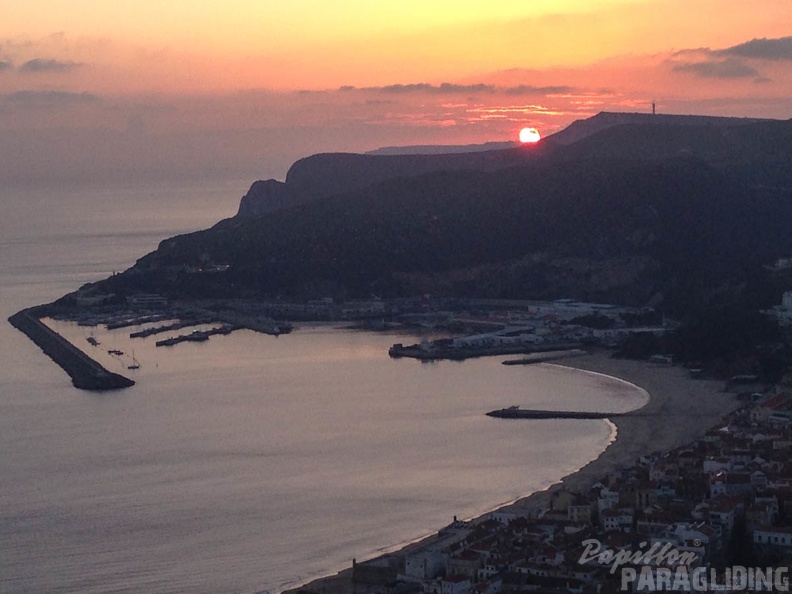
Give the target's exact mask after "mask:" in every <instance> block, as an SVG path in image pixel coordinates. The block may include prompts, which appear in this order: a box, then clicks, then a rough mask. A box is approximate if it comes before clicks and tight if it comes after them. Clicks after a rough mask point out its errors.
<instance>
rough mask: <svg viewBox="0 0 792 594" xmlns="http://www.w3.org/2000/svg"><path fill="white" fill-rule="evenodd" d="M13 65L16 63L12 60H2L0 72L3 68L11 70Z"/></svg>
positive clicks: (0, 61)
mask: <svg viewBox="0 0 792 594" xmlns="http://www.w3.org/2000/svg"><path fill="white" fill-rule="evenodd" d="M13 67H14V65H13V64H12V63H11V62H8V61H7V60H0V72H2V71H3V70H11V68H13Z"/></svg>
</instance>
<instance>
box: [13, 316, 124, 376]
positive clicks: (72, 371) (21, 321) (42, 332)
mask: <svg viewBox="0 0 792 594" xmlns="http://www.w3.org/2000/svg"><path fill="white" fill-rule="evenodd" d="M45 315H47V310H46V306H39V307H31V308H29V309H23V310H22V311H20V312H18V313H15V314H14V315H13V316H11V317H10V318H8V321H9V322H10V323H11V325H12V326H13V327H14V328H16V329H17V330H19V331H20V332H22V333H23V334H24V335H25V336H27V337H28V338H29V339H30V340H32V341H33V342H34V343H36V344H37V345H38V347H39V348H40V349H41V350H42V351H44V353H45V354H46V355H47V356H48V357H49V358H50V359H52V360H53V361H55V363H57V364H58V365H60V367H61V368H62V369H63V370H64V371H65V372H66V373H68V374H69V377H70V378H71V380H72V384H73V385H74V387H75V388H80V389H81V390H97V391H104V390H118V389H121V388H129V387H130V386H134V385H135V382H134V381H132V380H131V379H129V378H127V377H124V376H123V375H119V374H117V373H113V372H111V371H108V370H107V369H105V368H104V367H102V365H100V364H99V363H98V362H96V361H94V360H93V359H91V357H89V356H88V355H86V354H85V353H84V352H82V351H81V350H80V349H78V348H77V347H76V346H74V345H73V344H72V343H70V342H69V341H68V340H66V339H65V338H63V337H62V336H61V335H60V334H58V333H57V332H55V331H54V330H52V329H51V328H49V327H48V326H47V325H46V324H44V323H43V322H42V321H41V318H42V317H43V316H45Z"/></svg>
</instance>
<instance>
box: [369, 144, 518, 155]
mask: <svg viewBox="0 0 792 594" xmlns="http://www.w3.org/2000/svg"><path fill="white" fill-rule="evenodd" d="M518 146H520V143H519V142H485V143H483V144H463V145H453V144H452V145H437V144H424V145H417V146H386V147H383V148H378V149H376V150H373V151H369V152H367V153H366V154H367V155H448V154H452V153H482V152H485V151H500V150H504V149H510V148H515V147H518Z"/></svg>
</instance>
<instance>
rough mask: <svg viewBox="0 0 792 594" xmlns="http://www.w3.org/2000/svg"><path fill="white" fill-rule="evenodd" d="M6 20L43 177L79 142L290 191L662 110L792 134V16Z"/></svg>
mask: <svg viewBox="0 0 792 594" xmlns="http://www.w3.org/2000/svg"><path fill="white" fill-rule="evenodd" d="M2 19H3V28H2V33H0V35H2V37H0V131H3V130H6V131H13V133H14V135H15V136H14V138H15V139H16V140H17V141H23V142H21V146H23V147H24V146H27V144H25V143H28V144H29V145H30V147H31V148H30V152H31V156H33V155H34V153H35V152H36V148H37V147H38V148H41V150H42V151H43V152H42V155H41V157H42V158H43V159H44V160H45V161H46V160H47V159H49V160H51V161H57V157H58V154H57V152H55V149H52V150H49V149H48V151H44V146H43V145H44V144H46V143H50V144H52V142H51V141H52V138H53V137H56V136H57V135H58V134H61V135H62V136H63V135H64V134H65V132H64V130H74V129H78V130H80V131H81V134H84V135H86V138H89V137H91V135H90V134H89V132H90V133H93V134H104V135H108V134H113V133H115V134H126V135H128V136H129V135H131V136H129V138H128V139H127V140H128V141H129V143H131V144H134V143H135V142H143V140H141V138H143V137H145V138H150V137H151V136H155V135H156V136H158V137H159V139H160V140H161V144H162V145H163V146H164V145H168V146H171V147H172V148H173V149H174V150H175V149H176V148H178V147H179V146H181V145H180V144H179V142H182V143H183V144H184V145H186V146H188V147H190V148H191V149H192V153H193V154H192V157H191V158H192V161H193V162H195V161H201V160H202V159H204V160H205V159H207V158H209V154H210V153H214V154H215V155H218V154H220V153H222V154H221V156H223V157H224V158H225V159H226V160H227V162H228V163H229V164H233V163H236V162H238V161H235V159H244V158H245V155H251V154H255V155H256V159H257V160H256V163H259V164H260V165H259V166H260V167H261V168H262V169H267V168H270V169H267V170H268V171H269V170H272V171H273V172H277V173H273V174H278V175H280V176H282V174H283V169H284V167H285V166H286V165H288V162H289V161H290V160H292V159H294V158H297V157H299V156H302V155H303V154H307V153H310V152H317V151H320V150H366V149H370V148H376V147H377V146H380V145H382V144H388V145H394V144H412V143H416V144H417V143H443V144H452V143H453V144H458V143H472V142H484V141H488V140H503V139H510V138H514V137H515V135H516V132H517V130H519V128H520V127H522V126H535V127H537V128H539V129H540V130H542V131H543V132H545V133H548V132H552V131H553V130H556V129H558V128H560V127H563V126H565V125H567V124H568V123H570V122H571V121H572V120H574V119H576V118H579V117H587V116H588V115H591V114H593V113H596V112H597V111H600V110H612V111H616V110H625V111H646V110H649V109H651V107H650V103H651V101H652V100H653V99H655V100H657V102H658V107H659V109H660V110H661V111H665V112H668V113H705V114H707V113H710V114H717V115H735V116H764V117H775V118H790V117H792V105H790V99H789V98H790V97H792V37H790V35H792V31H790V24H791V23H792V2H790V1H789V0H754V1H752V2H746V1H745V0H693V1H691V0H650V1H645V0H600V1H598V2H591V1H588V0H587V1H582V0H532V1H531V2H526V1H525V0H490V1H489V2H485V3H483V2H479V1H475V2H468V1H465V0H454V1H452V0H432V1H431V2H427V1H426V0H421V1H418V0H399V1H398V2H395V1H391V0H378V1H377V2H372V1H371V0H337V1H335V2H326V1H323V0H291V1H290V2H274V1H265V0H225V1H222V2H221V1H215V0H204V1H200V0H191V1H189V2H188V1H187V0H169V1H168V2H161V1H159V0H156V1H155V0H136V1H135V2H132V1H128V0H119V1H117V2H107V1H105V0H69V2H64V1H63V0H37V2H35V3H9V6H6V7H4V9H3V17H2ZM752 40H754V41H752ZM749 42H750V43H749ZM6 137H7V138H8V135H6ZM187 137H190V138H192V139H193V140H191V141H189V142H188V141H186V140H185V138H187ZM37 138H38V139H39V140H36V139H37ZM42 138H44V139H45V140H40V139H42ZM196 138H200V142H198V141H196V140H195V139H196ZM179 139H181V140H179ZM213 139H214V141H215V144H214V145H213V144H212V142H213ZM37 142H38V143H39V145H40V146H39V145H37V144H36V143H37ZM62 142H64V143H65V142H66V141H65V140H62ZM149 142H150V140H149ZM169 143H170V144H169ZM56 144H57V143H56ZM118 144H119V145H121V144H123V143H120V142H119V143H118ZM144 144H145V142H144ZM276 145H277V146H276ZM195 146H200V147H203V149H205V151H206V154H204V153H201V152H200V151H197V149H195V148H194V147H195ZM84 150H85V151H86V157H85V163H84V167H85V168H86V169H87V170H89V169H91V167H93V166H95V167H94V168H101V167H104V166H105V165H106V163H105V162H104V161H102V158H103V156H102V155H100V154H96V155H94V154H93V153H92V152H91V150H90V147H84ZM118 150H119V151H120V150H121V149H118ZM163 150H164V149H163ZM11 151H12V148H11V147H10V145H9V143H8V141H7V140H6V141H4V142H1V143H0V158H2V157H3V156H4V155H7V154H8V153H9V152H11ZM141 151H142V152H143V153H145V150H143V149H141ZM23 152H24V151H23ZM105 152H106V151H105ZM92 155H93V156H92ZM127 156H128V157H129V158H130V163H138V161H139V158H140V156H139V155H137V156H136V155H127ZM94 157H95V159H94ZM15 159H16V163H17V168H19V167H23V168H24V166H25V165H26V161H25V160H24V159H23V158H22V157H19V156H16V157H15ZM20 159H22V160H21V161H20ZM91 159H94V160H95V161H96V163H94V164H93V165H92V164H91ZM135 159H138V161H135ZM224 162H225V161H224ZM276 162H277V165H274V163H276ZM56 164H57V163H56ZM138 164H139V166H141V167H143V166H145V165H146V164H145V163H138ZM182 165H183V163H182V162H181V161H180V160H179V159H175V158H174V159H173V166H174V167H181V166H182ZM131 166H132V165H130V167H131ZM246 167H247V169H245V171H248V169H250V170H252V169H253V167H254V163H253V161H250V163H248V165H246ZM4 173H8V172H7V171H6V172H4V170H3V168H2V166H0V176H3V175H4Z"/></svg>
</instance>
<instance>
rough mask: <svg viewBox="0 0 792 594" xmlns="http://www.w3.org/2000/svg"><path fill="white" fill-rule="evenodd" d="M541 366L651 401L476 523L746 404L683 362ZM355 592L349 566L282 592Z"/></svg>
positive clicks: (545, 499) (671, 444)
mask: <svg viewBox="0 0 792 594" xmlns="http://www.w3.org/2000/svg"><path fill="white" fill-rule="evenodd" d="M538 364H540V365H554V366H557V367H566V368H569V369H576V370H579V371H583V372H590V373H597V374H602V375H605V376H609V377H611V378H616V379H618V380H622V381H624V382H627V383H629V384H632V385H633V386H635V387H637V388H639V389H640V390H642V391H643V392H644V393H645V394H646V395H647V396H648V401H647V403H646V404H644V405H643V406H642V407H640V408H638V409H635V410H633V411H630V412H627V413H624V414H622V415H621V416H615V417H614V418H613V419H609V420H608V422H609V423H612V424H613V425H615V427H616V436H615V438H614V439H613V440H612V441H611V443H610V444H609V445H608V446H607V447H606V448H605V450H603V452H602V453H601V454H600V455H599V456H598V457H597V458H595V459H594V460H592V461H591V462H589V463H588V464H586V465H585V466H583V467H581V468H579V469H578V470H577V471H575V472H573V473H571V474H569V475H567V476H564V477H562V478H561V479H560V480H559V481H558V482H556V483H553V484H552V485H550V486H548V487H547V488H545V489H543V490H540V491H536V492H534V493H531V494H530V495H526V496H524V497H520V498H518V499H517V500H515V501H514V502H512V503H508V504H505V505H501V506H498V507H497V508H496V509H493V510H490V511H488V512H485V513H483V514H481V515H480V516H478V517H477V518H475V519H474V521H477V520H483V519H485V518H487V517H489V516H490V515H491V514H493V513H494V512H501V511H515V512H522V513H526V514H528V513H530V512H531V511H532V510H539V509H541V508H544V507H547V506H549V503H550V500H551V498H552V496H553V494H554V493H556V492H558V491H559V490H562V489H566V490H568V491H572V492H582V491H587V490H588V489H589V488H590V487H591V486H592V485H593V484H594V483H596V482H597V481H598V480H600V479H601V478H603V477H605V476H606V475H607V474H609V473H610V472H612V471H614V470H616V469H617V468H619V467H628V466H632V465H633V464H634V463H635V462H637V460H638V459H639V458H640V457H641V456H643V455H646V454H650V453H652V452H657V451H660V452H666V451H669V450H673V449H674V448H677V447H680V446H683V445H685V444H686V443H689V442H690V441H692V440H693V439H695V438H696V437H698V436H700V435H702V434H704V433H706V431H708V430H709V429H711V428H712V427H713V426H715V425H717V424H718V422H720V421H721V420H722V419H723V418H724V417H726V416H727V415H728V414H729V413H731V412H733V411H734V410H736V409H737V408H739V407H740V406H741V405H742V403H741V402H739V401H738V400H737V398H736V395H735V394H732V393H729V392H725V391H724V390H723V382H719V381H716V380H701V379H692V378H691V377H690V376H689V373H688V372H687V370H685V369H684V368H681V367H678V366H670V365H661V364H655V363H649V362H646V361H633V360H627V359H614V358H611V357H610V355H609V354H608V353H607V352H602V351H599V352H594V353H591V354H586V355H580V356H577V357H574V358H570V359H569V360H564V362H563V363H558V364H555V363H553V364H551V363H538ZM438 530H439V528H438ZM437 538H438V534H437V532H435V533H434V534H432V535H429V536H425V537H423V538H422V537H416V540H414V541H412V542H409V543H406V544H405V545H403V546H400V545H398V544H396V545H393V546H389V547H383V548H382V549H381V550H383V551H386V552H384V553H381V554H378V555H375V556H374V557H373V559H377V558H382V557H385V556H403V555H405V554H408V553H411V552H414V551H416V550H419V549H421V548H423V547H425V546H429V545H431V544H433V543H434V542H435V541H436V540H437ZM388 551H392V552H388ZM354 590H355V586H354V584H353V582H352V568H351V567H347V568H345V569H343V570H342V571H340V572H338V573H336V574H332V575H328V576H325V577H320V578H317V579H313V580H311V581H309V582H307V583H305V584H302V585H299V586H296V587H294V588H290V589H288V590H283V591H282V592H283V593H284V594H294V593H296V592H303V591H304V592H322V593H323V594H352V593H353V592H354Z"/></svg>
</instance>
